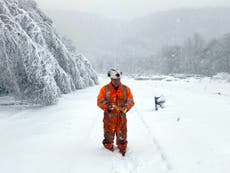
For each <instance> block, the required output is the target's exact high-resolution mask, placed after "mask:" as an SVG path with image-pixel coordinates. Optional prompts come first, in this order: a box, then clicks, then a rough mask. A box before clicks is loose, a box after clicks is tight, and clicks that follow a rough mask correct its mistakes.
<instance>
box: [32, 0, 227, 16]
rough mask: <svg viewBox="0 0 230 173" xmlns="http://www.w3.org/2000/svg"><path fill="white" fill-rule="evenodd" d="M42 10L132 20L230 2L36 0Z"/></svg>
mask: <svg viewBox="0 0 230 173" xmlns="http://www.w3.org/2000/svg"><path fill="white" fill-rule="evenodd" d="M35 1H36V2H37V3H38V5H39V7H40V8H42V9H44V10H45V9H65V10H77V11H81V12H90V13H95V14H97V15H103V16H107V17H111V18H124V19H131V18H135V17H137V16H144V15H148V14H150V13H153V12H156V11H162V10H168V9H172V8H180V7H195V8H196V7H205V6H228V7H230V0H35Z"/></svg>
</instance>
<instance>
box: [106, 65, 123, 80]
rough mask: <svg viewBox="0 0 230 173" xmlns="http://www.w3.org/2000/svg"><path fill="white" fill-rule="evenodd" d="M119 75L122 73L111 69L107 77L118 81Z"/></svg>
mask: <svg viewBox="0 0 230 173" xmlns="http://www.w3.org/2000/svg"><path fill="white" fill-rule="evenodd" d="M121 75H122V72H121V71H120V70H118V69H115V68H111V69H110V70H109V71H108V77H110V78H111V79H120V78H121Z"/></svg>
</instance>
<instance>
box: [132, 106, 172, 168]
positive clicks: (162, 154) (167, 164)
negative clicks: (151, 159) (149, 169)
mask: <svg viewBox="0 0 230 173" xmlns="http://www.w3.org/2000/svg"><path fill="white" fill-rule="evenodd" d="M134 110H135V112H136V114H137V116H138V118H139V119H140V121H141V123H142V125H143V126H144V127H145V129H146V131H147V133H148V134H149V136H150V137H151V140H152V145H154V146H155V147H156V148H157V151H158V152H159V154H160V157H161V160H162V163H164V164H165V167H166V169H167V171H172V169H173V168H172V165H171V163H170V161H169V159H168V158H167V155H166V153H165V152H164V151H163V149H162V147H161V145H160V144H159V142H158V140H157V139H156V137H155V136H154V135H153V134H152V131H151V130H150V128H149V126H148V125H147V123H146V122H145V120H144V119H143V115H142V114H141V113H140V112H139V110H138V109H137V108H136V106H135V108H134Z"/></svg>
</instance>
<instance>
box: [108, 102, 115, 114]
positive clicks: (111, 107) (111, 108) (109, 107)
mask: <svg viewBox="0 0 230 173" xmlns="http://www.w3.org/2000/svg"><path fill="white" fill-rule="evenodd" d="M112 110H114V106H113V105H112V104H109V106H108V112H111V111H112Z"/></svg>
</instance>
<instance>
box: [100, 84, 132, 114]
mask: <svg viewBox="0 0 230 173" xmlns="http://www.w3.org/2000/svg"><path fill="white" fill-rule="evenodd" d="M105 88H106V91H105V93H106V94H105V97H106V101H104V102H103V105H104V104H106V103H108V104H110V103H109V94H110V90H109V84H108V85H106V86H105ZM122 88H123V95H124V102H123V103H122V104H119V105H118V106H124V105H125V103H126V102H127V89H126V86H125V85H122ZM129 102H132V99H129ZM104 115H106V116H111V117H113V116H116V114H109V113H104Z"/></svg>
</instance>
